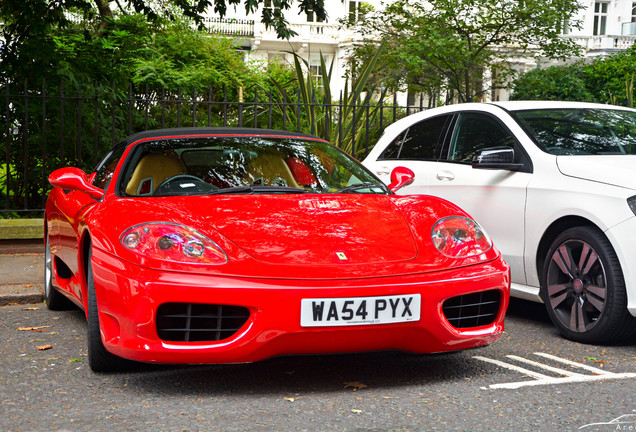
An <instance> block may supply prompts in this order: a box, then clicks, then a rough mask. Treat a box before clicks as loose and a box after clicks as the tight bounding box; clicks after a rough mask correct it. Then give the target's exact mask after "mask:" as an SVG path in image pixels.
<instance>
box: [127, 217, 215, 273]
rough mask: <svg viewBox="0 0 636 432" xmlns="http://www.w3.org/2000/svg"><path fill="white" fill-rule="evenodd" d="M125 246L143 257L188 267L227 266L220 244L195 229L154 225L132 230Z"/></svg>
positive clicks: (159, 223) (147, 224)
mask: <svg viewBox="0 0 636 432" xmlns="http://www.w3.org/2000/svg"><path fill="white" fill-rule="evenodd" d="M119 241H120V242H121V244H122V245H123V246H124V247H125V248H126V249H128V250H131V251H133V252H135V253H137V254H139V255H141V256H145V257H148V258H153V259H158V260H163V261H172V262H180V263H188V264H225V263H227V255H226V254H225V252H224V251H223V249H221V247H220V246H219V245H217V244H216V243H214V242H213V241H212V240H210V239H209V238H207V237H206V236H204V235H203V234H201V233H200V232H198V231H196V230H195V229H193V228H190V227H187V226H183V225H177V224H173V223H169V222H151V223H145V224H141V225H136V226H133V227H130V228H128V229H127V230H126V231H124V232H123V233H122V235H121V236H120V237H119Z"/></svg>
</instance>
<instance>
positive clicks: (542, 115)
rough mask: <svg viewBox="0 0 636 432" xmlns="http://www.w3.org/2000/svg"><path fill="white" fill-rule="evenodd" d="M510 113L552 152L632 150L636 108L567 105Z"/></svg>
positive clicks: (634, 148) (618, 152) (635, 136)
mask: <svg viewBox="0 0 636 432" xmlns="http://www.w3.org/2000/svg"><path fill="white" fill-rule="evenodd" d="M512 115H513V116H515V117H516V118H517V120H518V121H519V122H520V123H521V124H522V125H523V126H524V127H525V129H526V130H527V131H528V132H529V134H530V135H531V136H532V138H534V140H535V142H536V143H537V145H538V146H539V147H540V148H541V150H543V151H545V152H547V153H550V154H554V155H624V154H636V146H635V145H634V144H636V112H633V111H626V110H625V111H623V110H616V109H602V108H601V109H598V108H593V109H592V108H578V109H577V108H568V109H537V110H528V111H517V112H514V113H512Z"/></svg>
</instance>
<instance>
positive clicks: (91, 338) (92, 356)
mask: <svg viewBox="0 0 636 432" xmlns="http://www.w3.org/2000/svg"><path fill="white" fill-rule="evenodd" d="M90 247H91V246H89V248H90ZM91 256H92V252H91V251H90V250H89V253H88V262H87V263H86V285H87V289H88V308H87V310H86V318H87V321H88V326H87V327H88V364H89V366H90V367H91V369H92V370H93V371H94V372H115V371H118V370H122V369H124V368H125V367H126V361H125V360H124V359H122V358H121V357H117V356H115V355H113V354H111V353H110V352H108V351H107V350H106V348H105V347H104V343H103V342H102V334H101V330H100V326H99V313H98V306H97V296H96V294H95V281H94V279H93V267H92V265H91Z"/></svg>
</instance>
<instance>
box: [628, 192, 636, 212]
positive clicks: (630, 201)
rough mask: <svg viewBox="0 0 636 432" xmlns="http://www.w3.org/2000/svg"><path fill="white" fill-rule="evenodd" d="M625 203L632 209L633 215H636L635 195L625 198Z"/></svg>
mask: <svg viewBox="0 0 636 432" xmlns="http://www.w3.org/2000/svg"><path fill="white" fill-rule="evenodd" d="M627 205H628V206H629V208H630V209H631V210H632V213H634V216H636V195H634V196H633V197H630V198H627Z"/></svg>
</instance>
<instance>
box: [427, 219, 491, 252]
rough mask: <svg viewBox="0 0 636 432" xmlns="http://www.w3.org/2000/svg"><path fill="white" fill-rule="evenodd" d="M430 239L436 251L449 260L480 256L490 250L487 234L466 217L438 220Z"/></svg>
mask: <svg viewBox="0 0 636 432" xmlns="http://www.w3.org/2000/svg"><path fill="white" fill-rule="evenodd" d="M431 237H432V239H433V244H434V245H435V247H436V248H437V250H438V251H440V252H441V253H442V254H443V255H445V256H447V257H450V258H467V257H472V256H476V255H481V254H483V253H484V252H488V251H489V250H490V248H492V241H491V240H490V237H488V234H486V232H485V231H484V230H483V229H482V228H481V227H480V226H479V224H478V223H477V222H475V221H474V220H472V219H469V218H467V217H461V216H450V217H446V218H443V219H440V220H438V221H437V222H436V223H435V225H434V226H433V231H432V233H431Z"/></svg>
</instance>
